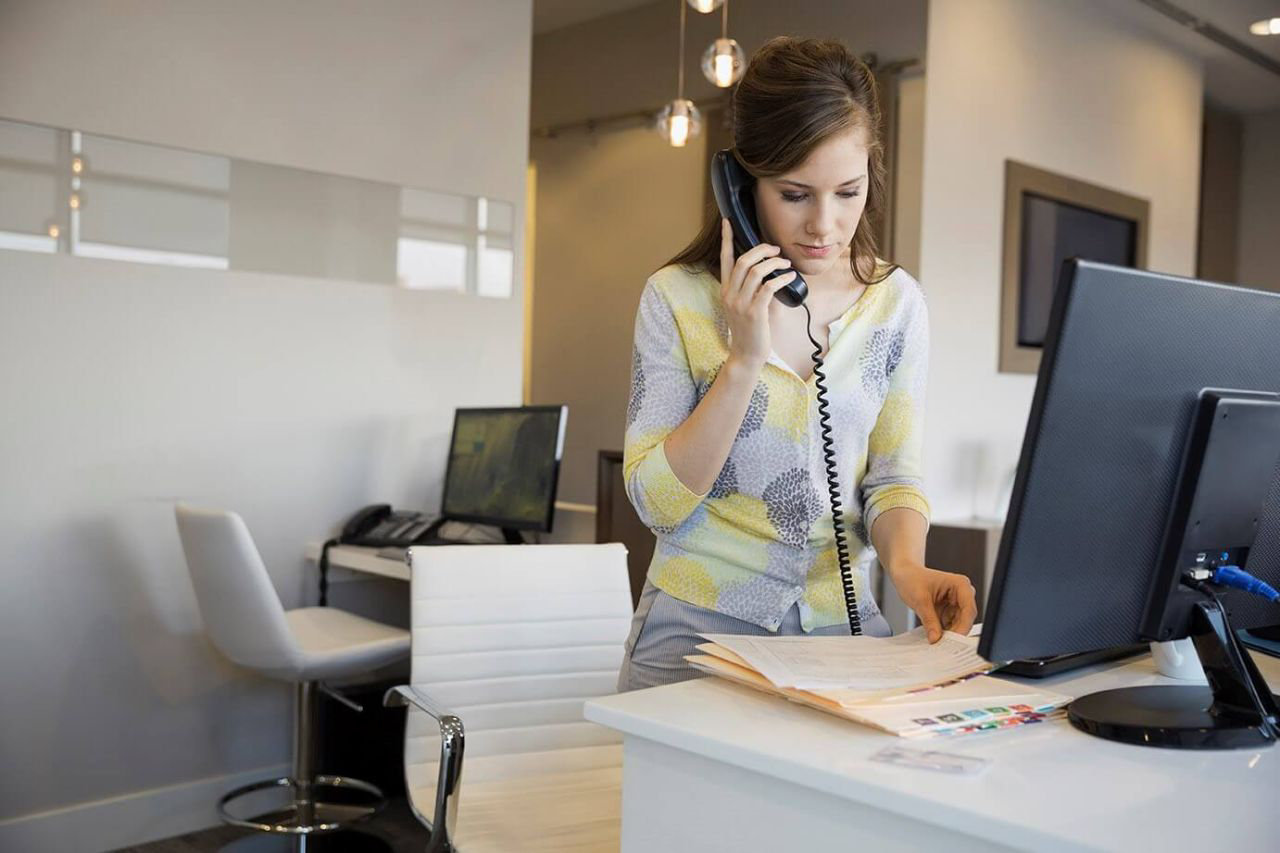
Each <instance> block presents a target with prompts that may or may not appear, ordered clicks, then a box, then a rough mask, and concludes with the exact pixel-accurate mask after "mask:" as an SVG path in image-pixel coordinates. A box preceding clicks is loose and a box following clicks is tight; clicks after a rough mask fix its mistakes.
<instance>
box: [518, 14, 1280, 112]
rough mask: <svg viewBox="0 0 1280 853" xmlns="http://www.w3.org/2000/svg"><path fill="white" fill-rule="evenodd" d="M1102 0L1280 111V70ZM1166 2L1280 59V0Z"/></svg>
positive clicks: (1211, 84) (1227, 96) (1209, 88)
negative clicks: (1279, 26)
mask: <svg viewBox="0 0 1280 853" xmlns="http://www.w3.org/2000/svg"><path fill="white" fill-rule="evenodd" d="M652 2H657V0H533V32H534V34H535V35H540V34H542V33H546V32H550V31H552V30H558V29H561V28H562V27H568V26H572V25H574V24H580V23H582V22H584V21H589V20H592V19H593V18H601V17H604V16H606V15H612V14H616V13H618V12H623V11H626V10H627V9H632V8H635V7H636V6H643V5H645V4H646V3H652ZM666 2H672V0H666ZM799 2H803V0H799ZM1055 2H1067V0H1055ZM1101 2H1103V3H1105V4H1106V5H1107V6H1109V7H1112V8H1113V10H1114V11H1115V12H1116V13H1118V14H1119V16H1120V17H1122V18H1124V19H1126V20H1129V21H1132V22H1134V23H1136V24H1138V25H1139V26H1141V27H1142V28H1143V29H1146V30H1148V31H1150V32H1153V33H1155V34H1156V35H1158V36H1159V37H1160V38H1162V39H1163V40H1165V41H1167V42H1170V43H1172V44H1174V45H1176V46H1177V47H1178V48H1179V49H1181V50H1183V51H1186V52H1187V53H1190V54H1192V55H1194V56H1197V57H1199V58H1200V60H1201V61H1202V62H1203V63H1204V69H1205V94H1206V96H1207V97H1208V98H1209V99H1210V100H1211V101H1213V102H1214V103H1215V104H1216V105H1218V106H1219V107H1222V108H1225V109H1228V110H1231V111H1233V112H1237V113H1254V112H1263V111H1268V110H1275V109H1280V74H1275V73H1274V72H1271V71H1268V70H1266V69H1265V68H1262V67H1261V66H1259V65H1257V64H1256V63H1254V62H1251V61H1250V60H1248V59H1246V58H1245V57H1243V56H1240V55H1239V54H1237V53H1235V52H1233V51H1231V50H1228V49H1227V48H1226V47H1223V46H1221V45H1219V44H1217V43H1216V42H1214V41H1211V40H1210V39H1208V38H1206V37H1204V36H1203V35H1201V34H1200V33H1197V32H1195V31H1194V30H1191V29H1189V28H1187V27H1185V26H1182V25H1180V24H1178V23H1176V22H1174V21H1173V20H1170V19H1169V18H1167V17H1165V16H1164V15H1162V14H1160V13H1159V12H1157V11H1155V10H1154V9H1152V8H1151V7H1149V6H1147V5H1145V4H1143V3H1142V2H1141V0H1101ZM1166 2H1168V3H1170V4H1171V5H1173V6H1176V7H1178V8H1180V9H1182V10H1183V11H1185V12H1188V13H1190V14H1192V15H1194V16H1196V17H1197V18H1200V19H1201V20H1203V21H1205V22H1206V23H1209V24H1212V25H1213V26H1215V27H1217V28H1218V29H1220V30H1222V31H1223V32H1224V33H1226V34H1227V35H1229V36H1231V37H1232V38H1234V39H1236V40H1237V41H1239V42H1241V43H1243V44H1245V45H1248V46H1249V47H1251V48H1253V49H1254V50H1257V51H1259V52H1260V53H1263V54H1265V55H1267V56H1269V57H1271V58H1272V59H1274V60H1276V61H1277V62H1280V36H1255V35H1253V34H1252V33H1250V32H1249V25H1250V24H1251V23H1253V22H1254V21H1257V20H1261V19H1263V18H1271V17H1280V0H1166ZM886 5H888V6H889V7H891V6H892V4H891V2H889V0H886ZM673 14H674V13H673Z"/></svg>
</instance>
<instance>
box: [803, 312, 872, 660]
mask: <svg viewBox="0 0 1280 853" xmlns="http://www.w3.org/2000/svg"><path fill="white" fill-rule="evenodd" d="M800 307H801V308H803V309H804V314H805V316H806V317H807V318H808V322H807V323H806V324H805V333H806V334H808V335H809V341H810V343H812V344H813V375H814V384H815V385H817V386H818V424H819V429H820V430H821V432H822V458H823V459H824V460H825V462H826V467H827V490H828V491H829V492H830V494H831V523H832V526H833V527H834V528H835V532H836V559H837V560H838V561H839V563H840V583H841V584H842V585H843V586H844V606H845V609H846V610H847V611H848V613H849V632H850V633H852V634H853V636H855V637H857V636H860V635H861V634H862V618H861V617H860V616H859V615H858V594H857V591H856V590H855V589H854V586H853V570H852V569H850V568H849V546H848V544H847V543H846V542H845V541H844V529H843V523H842V520H841V517H842V515H843V512H842V510H841V509H840V481H839V480H838V479H837V476H836V452H835V447H834V446H833V445H832V439H831V411H830V409H829V404H828V401H827V377H826V375H825V374H824V373H823V372H822V344H820V343H818V342H817V340H815V339H814V337H813V315H812V314H810V313H809V305H808V303H807V302H801V303H800Z"/></svg>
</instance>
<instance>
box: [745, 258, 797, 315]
mask: <svg viewBox="0 0 1280 853" xmlns="http://www.w3.org/2000/svg"><path fill="white" fill-rule="evenodd" d="M743 257H746V256H745V255H743ZM790 268H791V261H789V260H787V259H786V258H767V259H765V260H763V261H760V262H759V263H757V264H756V265H755V266H753V267H751V269H750V270H749V271H748V272H747V275H746V277H745V278H744V279H743V281H742V284H741V285H740V286H739V287H738V289H737V292H736V294H735V296H736V297H737V298H738V299H739V300H740V301H741V303H742V304H743V305H747V306H749V305H751V300H752V298H753V297H754V296H756V294H757V293H759V291H760V290H761V289H762V288H761V284H763V283H764V277H765V276H767V275H768V274H769V273H771V272H775V271H780V270H788V269H790ZM769 284H773V282H772V281H770V282H769Z"/></svg>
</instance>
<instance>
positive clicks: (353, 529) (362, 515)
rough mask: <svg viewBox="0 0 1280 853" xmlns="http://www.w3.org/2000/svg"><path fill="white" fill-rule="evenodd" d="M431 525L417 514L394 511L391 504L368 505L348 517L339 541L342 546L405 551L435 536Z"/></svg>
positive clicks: (423, 516)
mask: <svg viewBox="0 0 1280 853" xmlns="http://www.w3.org/2000/svg"><path fill="white" fill-rule="evenodd" d="M437 528H438V525H437V526H436V528H433V526H432V521H431V519H430V518H428V517H427V516H425V515H423V514H422V513H420V512H407V511H403V510H401V511H396V510H393V509H392V508H391V505H390V504H371V505H369V506H367V507H365V508H364V509H362V510H360V511H359V512H357V513H356V514H355V515H353V516H351V519H350V520H349V521H348V522H347V523H346V524H345V525H343V528H342V534H341V536H339V537H338V541H339V542H341V543H342V544H343V545H368V546H370V547H374V548H386V547H400V548H407V547H408V546H410V545H414V544H417V543H418V542H420V541H422V540H423V539H424V538H427V537H428V536H430V535H431V534H434V533H435V530H436V529H437Z"/></svg>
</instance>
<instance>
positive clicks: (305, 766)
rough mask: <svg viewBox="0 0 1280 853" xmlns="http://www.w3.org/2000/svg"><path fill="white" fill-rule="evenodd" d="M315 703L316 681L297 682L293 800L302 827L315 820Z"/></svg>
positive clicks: (294, 710) (294, 704) (294, 705)
mask: <svg viewBox="0 0 1280 853" xmlns="http://www.w3.org/2000/svg"><path fill="white" fill-rule="evenodd" d="M315 704H316V683H315V682H314V681H299V682H298V686H297V687H296V688H295V689H294V700H293V782H294V796H293V799H294V802H296V803H297V804H298V823H299V824H301V825H303V826H311V825H312V824H314V823H315V819H316V808H315V799H314V798H315V793H314V788H315V786H314V784H313V780H314V779H315V775H316V768H315V758H316V756H315V753H316V736H315V719H316V707H315Z"/></svg>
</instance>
